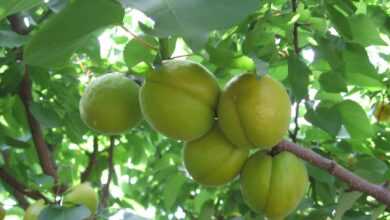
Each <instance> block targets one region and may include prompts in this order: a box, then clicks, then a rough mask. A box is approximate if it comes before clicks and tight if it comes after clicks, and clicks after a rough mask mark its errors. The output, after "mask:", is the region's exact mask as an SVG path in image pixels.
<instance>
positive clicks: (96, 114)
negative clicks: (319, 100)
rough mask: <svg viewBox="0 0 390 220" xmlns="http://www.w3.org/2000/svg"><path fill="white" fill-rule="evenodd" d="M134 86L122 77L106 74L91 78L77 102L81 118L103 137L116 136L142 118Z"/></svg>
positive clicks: (117, 74) (136, 89)
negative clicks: (105, 135)
mask: <svg viewBox="0 0 390 220" xmlns="http://www.w3.org/2000/svg"><path fill="white" fill-rule="evenodd" d="M138 90H139V87H138V85H137V84H136V83H135V82H134V81H133V80H131V79H129V78H127V77H126V76H125V75H123V74H120V73H109V74H105V75H103V76H99V77H97V78H96V79H94V80H93V81H92V82H91V83H90V85H88V87H87V88H86V89H85V92H84V94H83V95H82V97H81V100H80V113H81V119H82V120H83V121H84V123H85V124H86V125H87V126H88V127H90V128H91V129H94V130H96V131H99V132H101V133H104V134H119V133H122V132H124V131H126V130H128V129H130V128H133V127H135V126H136V125H137V124H138V123H139V122H140V121H141V119H142V115H141V110H140V107H139V102H138Z"/></svg>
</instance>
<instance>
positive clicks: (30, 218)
mask: <svg viewBox="0 0 390 220" xmlns="http://www.w3.org/2000/svg"><path fill="white" fill-rule="evenodd" d="M45 207H46V205H45V201H43V200H38V201H37V202H36V203H34V204H32V205H30V206H29V207H28V208H27V210H26V212H25V213H24V218H23V220H38V217H39V214H41V212H42V210H43V209H44V208H45Z"/></svg>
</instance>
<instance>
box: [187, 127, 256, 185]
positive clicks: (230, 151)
mask: <svg viewBox="0 0 390 220" xmlns="http://www.w3.org/2000/svg"><path fill="white" fill-rule="evenodd" d="M248 154H249V151H248V150H246V149H240V148H237V147H235V146H234V145H233V144H232V143H230V142H229V141H228V140H227V139H226V138H225V136H224V135H223V133H222V131H221V130H220V129H219V128H218V126H215V127H214V128H213V129H212V130H211V131H209V132H208V133H207V134H206V135H204V136H203V137H201V138H199V139H196V140H194V141H191V142H186V143H185V146H184V150H183V157H184V165H185V167H186V169H187V171H188V173H189V174H190V175H191V176H192V178H193V179H194V180H195V181H196V182H198V183H200V184H202V185H205V186H219V185H223V184H225V183H227V182H229V181H230V180H232V179H233V178H234V177H236V176H237V175H238V174H239V172H240V170H241V168H242V166H243V165H244V163H245V161H246V159H247V158H248Z"/></svg>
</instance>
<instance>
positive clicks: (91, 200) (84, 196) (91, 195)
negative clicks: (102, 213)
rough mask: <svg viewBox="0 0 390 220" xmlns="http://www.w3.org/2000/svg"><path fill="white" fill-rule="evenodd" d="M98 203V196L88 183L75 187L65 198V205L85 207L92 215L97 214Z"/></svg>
mask: <svg viewBox="0 0 390 220" xmlns="http://www.w3.org/2000/svg"><path fill="white" fill-rule="evenodd" d="M98 202H99V199H98V195H97V193H96V192H95V190H94V189H93V188H92V186H91V184H90V183H88V182H85V183H82V184H80V185H77V186H75V187H73V188H72V189H70V191H69V192H68V193H67V194H66V195H65V197H64V204H72V205H84V206H85V207H87V208H88V209H89V211H90V212H91V214H92V215H93V214H95V213H96V209H97V207H98Z"/></svg>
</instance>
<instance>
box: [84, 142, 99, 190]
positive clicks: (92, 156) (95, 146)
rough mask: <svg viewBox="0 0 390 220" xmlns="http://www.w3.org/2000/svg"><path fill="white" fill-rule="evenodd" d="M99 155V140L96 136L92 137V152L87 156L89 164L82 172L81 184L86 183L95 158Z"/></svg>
mask: <svg viewBox="0 0 390 220" xmlns="http://www.w3.org/2000/svg"><path fill="white" fill-rule="evenodd" d="M98 153H99V139H98V137H97V136H94V137H93V152H92V153H91V154H89V162H88V165H87V168H85V170H84V172H83V173H82V174H81V182H82V183H83V182H85V181H87V179H88V178H89V176H90V175H91V173H92V169H93V168H94V167H95V164H96V156H97V154H98Z"/></svg>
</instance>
